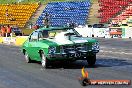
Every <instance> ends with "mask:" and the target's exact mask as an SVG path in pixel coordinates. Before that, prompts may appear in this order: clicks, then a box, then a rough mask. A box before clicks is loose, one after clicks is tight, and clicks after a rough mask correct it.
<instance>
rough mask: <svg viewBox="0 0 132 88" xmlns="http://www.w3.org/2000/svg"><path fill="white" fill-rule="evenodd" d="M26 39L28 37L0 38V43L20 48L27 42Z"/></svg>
mask: <svg viewBox="0 0 132 88" xmlns="http://www.w3.org/2000/svg"><path fill="white" fill-rule="evenodd" d="M27 38H28V36H17V37H0V43H4V44H13V45H16V46H21V45H22V44H23V43H24V42H25V41H26V40H27Z"/></svg>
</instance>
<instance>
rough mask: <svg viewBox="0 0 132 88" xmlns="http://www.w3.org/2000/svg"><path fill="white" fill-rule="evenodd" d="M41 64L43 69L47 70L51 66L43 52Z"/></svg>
mask: <svg viewBox="0 0 132 88" xmlns="http://www.w3.org/2000/svg"><path fill="white" fill-rule="evenodd" d="M41 64H42V67H44V68H47V67H48V66H49V61H48V59H47V58H46V57H45V54H44V53H43V52H41Z"/></svg>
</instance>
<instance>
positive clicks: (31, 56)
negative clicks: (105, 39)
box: [22, 27, 99, 68]
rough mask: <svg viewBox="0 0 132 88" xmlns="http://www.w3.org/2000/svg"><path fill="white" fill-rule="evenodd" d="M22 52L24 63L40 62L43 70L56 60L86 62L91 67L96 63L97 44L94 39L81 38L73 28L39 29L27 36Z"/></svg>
mask: <svg viewBox="0 0 132 88" xmlns="http://www.w3.org/2000/svg"><path fill="white" fill-rule="evenodd" d="M22 52H23V54H24V55H25V60H26V62H28V63H29V62H31V61H32V60H36V61H41V63H42V66H43V67H45V68H47V67H48V66H49V65H50V62H53V61H57V60H58V61H76V60H87V62H88V64H89V65H91V66H92V65H94V64H95V62H96V53H98V52H99V43H98V41H97V40H95V39H92V38H88V37H82V36H81V35H80V34H79V33H78V32H77V31H76V30H75V29H74V28H68V27H50V28H40V29H38V30H35V31H34V32H33V33H31V34H30V35H29V38H28V39H27V40H26V41H25V42H24V44H23V46H22Z"/></svg>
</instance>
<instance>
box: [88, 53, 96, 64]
mask: <svg viewBox="0 0 132 88" xmlns="http://www.w3.org/2000/svg"><path fill="white" fill-rule="evenodd" d="M87 62H88V65H89V66H94V65H95V62H96V54H95V55H90V56H88V57H87Z"/></svg>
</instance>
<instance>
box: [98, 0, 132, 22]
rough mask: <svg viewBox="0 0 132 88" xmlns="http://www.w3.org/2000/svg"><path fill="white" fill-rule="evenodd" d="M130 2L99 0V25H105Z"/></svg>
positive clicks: (128, 0)
mask: <svg viewBox="0 0 132 88" xmlns="http://www.w3.org/2000/svg"><path fill="white" fill-rule="evenodd" d="M130 2H132V0H99V5H100V7H101V8H100V10H99V12H100V16H99V17H100V18H101V19H100V23H105V22H108V21H109V20H111V18H113V17H114V16H116V15H117V14H118V13H119V12H120V11H122V10H123V9H124V8H125V7H127V6H128V4H129V3H130Z"/></svg>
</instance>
